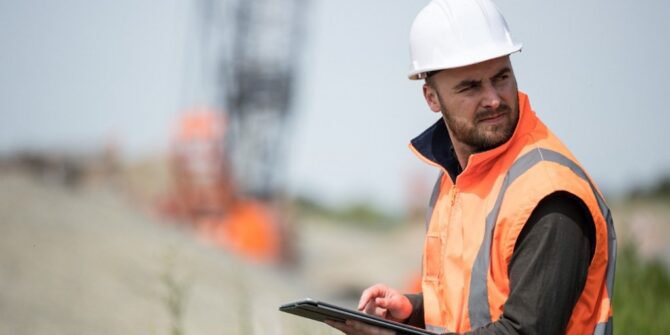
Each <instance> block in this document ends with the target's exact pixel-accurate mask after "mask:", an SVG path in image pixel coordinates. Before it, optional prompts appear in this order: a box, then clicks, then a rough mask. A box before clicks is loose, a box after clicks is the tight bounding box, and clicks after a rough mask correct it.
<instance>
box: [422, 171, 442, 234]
mask: <svg viewBox="0 0 670 335" xmlns="http://www.w3.org/2000/svg"><path fill="white" fill-rule="evenodd" d="M443 175H444V172H442V171H440V174H439V175H438V176H437V181H436V182H435V186H433V193H431V194H430V201H429V202H428V211H426V221H425V224H424V225H425V226H426V231H428V228H429V226H430V220H431V219H432V218H433V209H435V203H436V202H437V197H438V195H440V185H442V176H443Z"/></svg>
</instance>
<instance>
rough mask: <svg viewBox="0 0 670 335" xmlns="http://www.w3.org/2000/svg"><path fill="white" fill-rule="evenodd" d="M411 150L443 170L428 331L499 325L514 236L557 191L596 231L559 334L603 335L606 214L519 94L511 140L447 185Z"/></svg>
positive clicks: (608, 315)
mask: <svg viewBox="0 0 670 335" xmlns="http://www.w3.org/2000/svg"><path fill="white" fill-rule="evenodd" d="M425 134H426V133H424V135H425ZM422 136H423V135H422ZM410 147H411V148H412V149H413V150H414V151H415V153H416V154H417V155H418V156H419V157H420V158H422V159H424V160H425V161H427V162H428V163H429V164H431V165H435V166H438V167H440V168H441V169H442V172H441V173H440V178H439V179H438V182H437V184H436V187H435V189H434V191H433V196H432V197H431V204H430V209H429V212H428V217H427V225H428V228H427V233H426V238H425V245H424V257H423V274H422V289H423V299H424V313H425V321H426V328H427V329H429V330H433V331H437V332H447V331H451V332H465V331H469V330H472V329H476V328H478V327H481V326H484V325H486V324H488V323H491V322H494V321H496V320H498V319H499V318H500V317H501V315H502V313H503V310H504V304H505V302H506V301H507V298H508V296H509V292H510V286H509V274H508V272H507V271H508V267H509V264H510V260H511V258H512V254H513V252H514V246H515V243H516V240H517V237H518V236H519V233H520V232H521V230H522V228H523V226H524V224H525V223H526V222H527V221H528V218H529V217H530V215H531V213H532V212H533V209H534V208H535V207H536V206H537V205H538V203H539V202H540V200H542V199H543V198H545V197H546V196H548V195H550V194H552V193H554V192H558V191H565V192H569V193H571V194H573V195H575V196H577V197H579V198H580V199H581V200H582V201H583V202H584V203H585V204H586V206H587V207H588V209H589V211H590V213H591V215H592V217H593V222H594V223H595V231H596V241H595V242H596V243H595V250H594V254H593V259H592V260H591V264H590V266H589V269H588V275H587V278H586V283H585V286H584V289H583V291H582V293H581V295H580V297H579V299H578V301H577V303H576V305H575V306H574V309H573V311H572V315H571V317H570V320H569V322H568V326H567V329H566V333H567V334H611V333H612V304H611V300H610V299H611V297H612V293H613V292H612V290H613V288H614V266H615V259H616V236H615V233H614V226H613V224H612V217H611V215H610V210H609V208H608V207H607V205H606V203H605V201H604V199H603V197H602V195H601V193H600V192H599V191H598V189H597V188H596V186H595V185H594V183H593V182H592V181H591V179H590V178H589V176H588V175H587V174H586V172H585V171H584V170H583V169H582V168H581V166H580V165H579V163H578V162H577V160H576V159H575V158H574V156H573V155H572V154H571V153H570V152H569V151H568V149H567V148H566V147H565V146H564V145H563V144H562V143H561V142H560V140H559V139H558V138H557V137H556V136H555V135H554V134H553V133H551V131H549V129H547V127H546V126H545V125H544V124H543V123H542V122H541V121H540V120H539V119H538V118H537V116H536V115H535V113H534V112H533V111H532V110H531V107H530V103H529V100H528V97H527V96H526V95H525V94H524V93H521V92H519V121H518V124H517V127H516V129H515V131H514V134H513V135H512V137H511V139H510V140H509V141H507V142H506V143H504V144H503V145H501V146H499V147H497V148H495V149H492V150H489V151H486V152H482V153H477V154H474V155H471V156H470V157H469V160H468V164H467V166H466V168H465V169H464V170H463V172H461V174H459V175H458V177H457V178H456V182H455V183H454V182H453V181H452V179H451V178H450V177H449V176H448V174H447V173H446V171H445V170H444V168H443V167H441V166H440V165H439V164H437V163H436V162H434V161H432V160H431V159H430V158H429V157H432V156H430V155H427V154H426V153H425V152H424V153H422V152H420V151H421V150H419V149H418V148H417V147H416V145H414V143H413V144H412V145H410Z"/></svg>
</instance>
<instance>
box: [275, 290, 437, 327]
mask: <svg viewBox="0 0 670 335" xmlns="http://www.w3.org/2000/svg"><path fill="white" fill-rule="evenodd" d="M279 310H280V311H282V312H286V313H290V314H294V315H298V316H302V317H305V318H308V319H312V320H316V321H321V322H323V321H325V320H333V321H340V322H344V321H346V320H357V321H362V322H365V323H367V324H370V325H374V326H377V327H380V328H386V329H390V330H394V331H395V332H396V334H411V335H437V333H433V332H430V331H427V330H425V329H421V328H417V327H413V326H410V325H406V324H403V323H399V322H395V321H391V320H386V319H382V318H380V317H377V316H374V315H369V314H365V313H361V312H359V311H355V310H351V309H347V308H344V307H340V306H336V305H332V304H329V303H325V302H322V301H318V300H312V299H309V298H308V299H304V300H300V301H296V302H291V303H288V304H284V305H281V306H280V307H279Z"/></svg>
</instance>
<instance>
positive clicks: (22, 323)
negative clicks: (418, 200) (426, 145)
mask: <svg viewBox="0 0 670 335" xmlns="http://www.w3.org/2000/svg"><path fill="white" fill-rule="evenodd" d="M297 226H299V227H300V231H299V232H298V233H299V235H298V236H299V239H298V242H297V243H298V245H297V248H298V250H299V251H300V254H301V255H303V256H302V258H301V260H300V263H299V265H298V266H297V267H295V268H293V269H282V268H279V267H277V266H268V265H259V264H249V263H247V262H245V261H242V260H240V259H238V258H236V257H234V256H232V255H230V254H228V253H226V252H225V251H222V250H220V249H217V248H215V247H213V246H208V245H206V244H204V243H203V242H201V241H200V240H198V239H197V238H196V237H195V236H194V235H193V234H192V233H191V232H190V231H188V230H186V229H183V228H179V227H178V226H177V225H174V224H170V223H167V222H163V221H162V220H160V219H159V218H157V217H156V216H153V215H151V214H150V213H149V212H148V211H146V210H143V209H142V207H141V206H138V205H137V204H134V203H133V201H131V200H130V199H129V198H128V197H127V196H124V195H122V194H121V192H118V191H114V190H112V189H110V188H105V187H97V188H90V187H89V188H83V189H77V190H70V189H66V188H63V187H62V186H59V185H57V184H55V183H49V182H43V181H36V180H32V179H29V178H28V177H26V176H23V175H20V174H16V173H13V174H12V173H10V174H2V175H0V334H17V335H20V334H334V333H335V332H333V331H331V330H329V329H328V328H327V327H325V326H323V325H320V324H318V323H315V322H312V321H309V320H303V319H301V318H297V317H294V316H291V315H287V314H284V313H279V312H278V311H277V307H278V306H279V305H280V304H281V303H283V302H287V301H290V300H294V299H297V298H301V297H306V296H310V297H314V298H320V299H324V300H329V301H333V302H337V303H342V304H346V305H349V306H351V305H352V304H354V299H356V297H357V295H358V294H359V292H360V290H361V289H362V288H364V287H366V286H367V285H369V284H371V283H374V282H387V283H389V284H391V285H394V286H397V287H402V286H404V285H405V284H406V282H407V280H408V279H409V278H410V277H411V274H412V273H414V272H415V271H418V270H419V266H420V265H419V264H420V263H419V260H420V245H421V239H422V237H421V234H422V232H421V231H422V228H421V227H420V225H416V226H412V227H405V228H403V229H396V230H394V231H392V232H388V233H379V232H373V231H360V230H355V229H352V228H351V225H342V226H338V225H334V224H325V223H320V222H300V223H299V225H297ZM170 306H172V309H170Z"/></svg>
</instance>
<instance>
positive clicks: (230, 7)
mask: <svg viewBox="0 0 670 335" xmlns="http://www.w3.org/2000/svg"><path fill="white" fill-rule="evenodd" d="M306 2H307V0H255V1H244V0H228V1H225V0H197V2H196V5H197V10H196V13H197V16H198V24H199V26H200V29H199V34H200V36H199V37H200V38H199V40H200V53H199V56H200V61H199V64H198V65H199V68H200V79H199V80H200V90H201V92H199V94H203V92H205V93H204V94H209V95H211V96H210V97H208V100H210V101H213V102H214V104H215V105H216V106H214V107H212V108H203V107H189V108H187V112H185V113H184V114H183V115H182V119H181V121H180V123H179V126H178V130H177V131H176V132H175V134H177V136H176V140H175V142H174V144H173V147H174V150H173V152H174V154H173V165H174V168H173V171H175V177H176V178H175V179H176V185H177V192H176V194H177V195H178V198H179V204H181V206H180V208H181V211H180V212H181V213H186V214H187V216H188V217H190V219H191V220H192V221H194V222H196V225H197V226H198V228H199V229H200V230H201V231H203V232H204V234H205V235H208V236H210V237H213V240H215V241H218V242H220V244H222V245H226V246H227V247H229V248H231V249H234V250H237V251H240V252H241V253H243V254H246V255H251V256H252V258H256V259H277V258H286V257H287V256H286V255H287V254H290V252H288V251H287V249H286V247H287V243H285V239H286V236H287V234H286V228H287V227H286V226H285V224H283V223H282V219H281V214H280V213H278V210H277V206H275V204H276V201H277V200H278V199H279V197H280V196H281V195H282V193H283V189H284V187H285V182H284V161H283V159H282V158H283V157H285V156H286V155H285V151H286V148H285V145H286V142H285V141H286V129H287V124H288V121H289V118H290V114H291V110H292V101H293V96H294V91H295V78H296V73H297V71H298V66H299V63H300V51H301V50H302V48H301V46H302V36H303V34H304V31H303V30H304V29H303V26H302V25H303V22H304V19H305V13H306V10H307V8H306V5H307V3H306ZM216 111H219V112H216ZM217 113H218V114H219V115H212V114H217ZM194 132H195V134H194Z"/></svg>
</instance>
